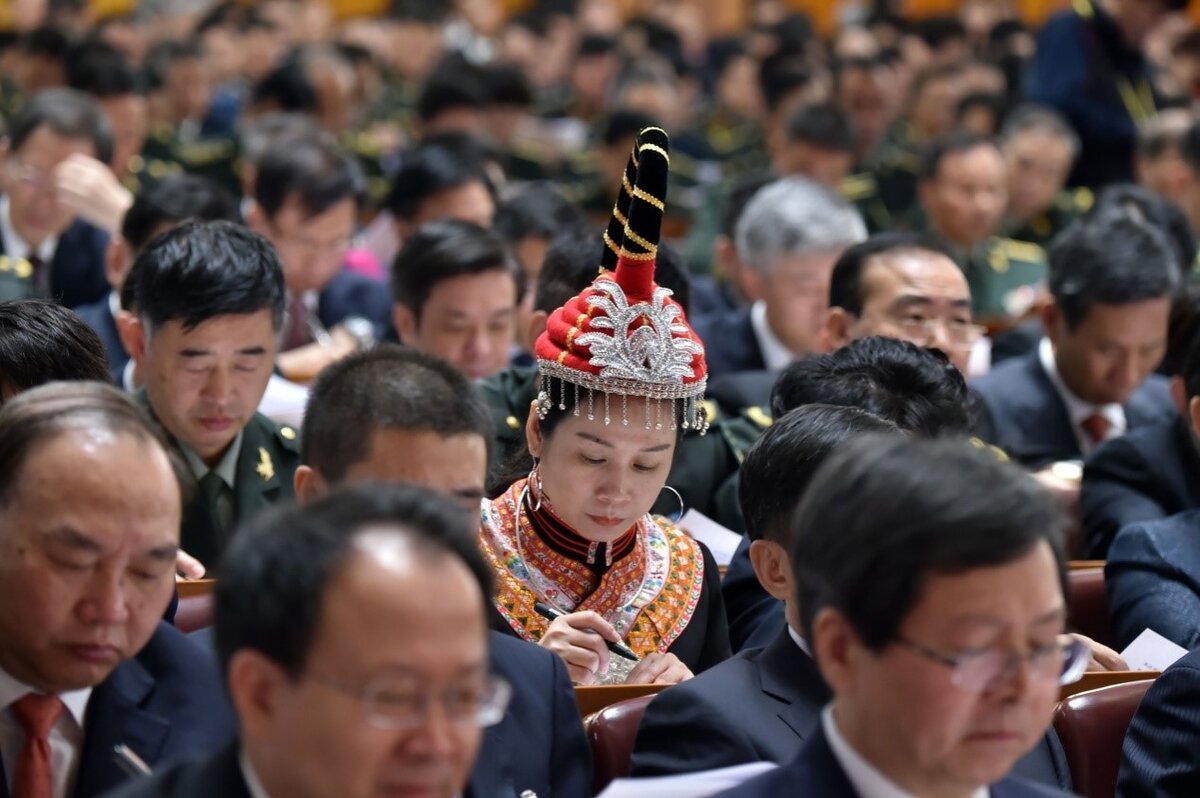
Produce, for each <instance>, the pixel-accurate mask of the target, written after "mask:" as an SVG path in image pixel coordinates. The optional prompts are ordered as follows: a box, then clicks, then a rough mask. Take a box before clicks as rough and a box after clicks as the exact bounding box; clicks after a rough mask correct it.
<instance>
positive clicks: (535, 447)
mask: <svg viewBox="0 0 1200 798" xmlns="http://www.w3.org/2000/svg"><path fill="white" fill-rule="evenodd" d="M586 401H587V400H586V399H585V398H584V395H583V393H582V392H581V394H580V403H581V405H583V407H581V408H580V413H579V415H578V416H576V415H574V412H573V409H572V408H571V407H570V405H569V403H568V409H567V410H565V411H561V412H564V413H565V414H566V415H565V417H564V418H563V419H562V420H561V421H560V422H559V423H558V425H557V426H556V427H554V431H553V433H552V434H551V435H550V437H548V438H546V437H543V436H542V433H541V425H540V423H539V422H538V418H537V405H536V404H535V405H534V406H533V407H532V408H531V410H530V413H529V421H528V423H527V424H526V437H527V441H528V444H529V451H530V453H531V454H532V455H533V456H534V457H536V458H538V459H539V460H540V465H539V466H538V475H539V476H540V481H541V487H542V495H543V497H544V499H545V501H547V502H548V503H549V504H550V505H551V507H552V508H553V510H554V513H555V514H556V515H557V516H558V517H559V518H560V519H562V520H563V521H564V522H566V523H567V524H568V525H569V526H570V527H571V529H573V530H574V531H575V532H576V533H577V534H579V535H580V536H582V537H584V538H587V539H588V540H594V541H597V542H601V543H604V542H608V541H612V540H616V539H617V538H619V537H620V536H621V535H622V534H624V533H625V531H626V530H628V529H629V528H630V527H631V526H633V524H634V523H635V522H636V521H637V520H638V519H639V518H640V517H641V516H642V515H644V514H645V513H647V512H649V511H650V507H651V506H652V505H653V504H654V501H655V499H657V498H658V494H659V491H661V490H662V488H663V485H665V484H666V482H667V473H668V472H669V471H670V470H671V458H672V457H673V455H674V454H675V438H676V434H677V433H676V431H675V430H673V429H671V420H670V413H672V412H675V411H676V410H677V409H678V403H676V402H670V401H664V402H663V403H662V411H663V416H662V429H654V428H653V419H654V413H655V403H654V402H651V403H650V408H649V410H650V417H651V429H646V423H645V419H646V403H647V400H645V399H636V398H632V397H631V398H630V399H629V400H628V406H627V411H626V417H627V418H628V420H629V424H628V425H624V424H622V423H621V407H620V404H621V397H619V396H613V397H610V399H609V416H610V418H611V419H612V420H611V421H610V422H609V423H608V424H607V425H605V423H604V399H603V397H602V396H601V395H597V396H596V397H595V404H594V406H595V411H594V419H593V420H591V421H589V420H588V417H587V408H586ZM676 423H678V420H677V421H676Z"/></svg>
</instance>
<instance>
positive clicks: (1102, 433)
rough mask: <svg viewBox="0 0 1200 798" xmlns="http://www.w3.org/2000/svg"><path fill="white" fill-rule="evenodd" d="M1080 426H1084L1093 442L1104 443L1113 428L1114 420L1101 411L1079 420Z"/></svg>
mask: <svg viewBox="0 0 1200 798" xmlns="http://www.w3.org/2000/svg"><path fill="white" fill-rule="evenodd" d="M1079 426H1081V427H1083V431H1084V432H1086V433H1087V436H1088V438H1090V439H1091V441H1092V443H1102V442H1103V441H1104V439H1105V438H1107V437H1108V432H1109V430H1111V429H1112V422H1111V421H1109V420H1108V419H1107V418H1105V417H1104V416H1102V415H1100V414H1099V413H1093V414H1092V415H1090V416H1088V417H1087V418H1085V419H1084V420H1083V421H1081V422H1079Z"/></svg>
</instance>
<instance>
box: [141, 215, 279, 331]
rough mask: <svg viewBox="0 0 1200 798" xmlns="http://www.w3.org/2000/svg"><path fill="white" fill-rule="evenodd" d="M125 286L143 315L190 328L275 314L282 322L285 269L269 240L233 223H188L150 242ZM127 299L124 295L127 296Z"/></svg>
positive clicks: (154, 322)
mask: <svg viewBox="0 0 1200 798" xmlns="http://www.w3.org/2000/svg"><path fill="white" fill-rule="evenodd" d="M125 282H126V283H127V284H130V285H131V286H132V288H131V292H132V293H131V299H132V301H133V304H134V305H135V306H136V307H137V311H138V315H139V316H141V317H142V318H143V319H145V320H146V321H147V322H148V323H149V324H150V326H151V327H152V328H153V327H158V326H161V325H163V324H165V323H167V322H169V321H172V320H175V319H179V320H180V321H182V322H183V327H184V329H186V330H191V329H193V328H195V327H196V326H197V325H199V324H201V323H203V322H205V321H207V320H208V319H211V318H214V317H216V316H224V315H230V314H245V313H257V312H258V311H260V310H269V311H271V316H272V320H273V323H274V325H275V329H279V325H280V324H281V323H282V320H283V305H284V289H283V270H282V268H281V267H280V265H279V256H278V255H276V254H275V250H274V249H273V248H272V247H271V245H270V244H269V243H267V240H266V239H265V238H263V237H262V236H260V235H258V234H257V233H253V232H251V231H249V230H247V229H246V228H245V227H242V226H241V225H237V224H233V223H232V222H184V223H183V224H181V225H179V226H177V227H175V228H173V229H171V230H168V231H167V232H166V233H163V234H162V235H161V236H159V237H158V238H156V239H154V240H153V241H151V242H150V244H149V246H147V247H146V248H145V249H144V250H142V252H141V254H140V255H138V256H137V260H135V261H134V262H133V268H132V269H130V272H129V276H128V277H126V278H125ZM122 300H124V296H122Z"/></svg>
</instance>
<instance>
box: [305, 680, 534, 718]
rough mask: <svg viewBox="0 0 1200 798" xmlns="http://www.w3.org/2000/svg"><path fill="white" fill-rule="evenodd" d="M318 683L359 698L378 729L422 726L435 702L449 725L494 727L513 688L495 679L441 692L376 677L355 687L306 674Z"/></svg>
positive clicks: (409, 681) (341, 681)
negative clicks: (439, 706) (439, 705)
mask: <svg viewBox="0 0 1200 798" xmlns="http://www.w3.org/2000/svg"><path fill="white" fill-rule="evenodd" d="M309 678H310V679H312V680H313V681H314V682H316V683H317V684H320V685H322V686H324V687H328V688H330V689H332V690H336V691H338V692H339V693H342V694H343V695H347V696H349V697H351V698H355V699H358V700H359V701H361V702H362V704H363V709H364V710H365V711H366V716H367V722H368V723H370V724H371V725H372V726H376V727H378V728H381V729H415V728H417V727H419V726H421V725H422V724H424V723H425V721H426V719H427V718H428V717H429V710H430V708H431V706H432V705H433V703H434V702H435V701H436V702H438V703H439V704H441V707H442V710H443V711H444V712H445V713H446V717H447V718H448V719H449V721H450V722H451V723H453V724H454V725H456V726H460V727H465V728H469V727H480V728H484V727H487V726H495V725H496V724H497V723H499V722H500V719H501V718H503V717H504V710H505V709H507V708H508V701H509V699H510V698H511V697H512V685H510V684H509V683H508V682H507V681H505V680H504V679H501V678H500V677H498V676H493V677H489V678H487V679H485V680H483V682H482V683H480V684H478V685H464V686H461V687H452V688H449V689H447V690H443V691H442V692H440V693H434V692H430V691H428V690H422V689H420V687H419V686H417V685H414V684H413V683H412V682H411V680H397V679H396V677H395V676H386V675H385V676H378V677H375V678H374V679H371V680H369V681H368V682H366V684H362V685H356V684H351V683H349V682H346V681H343V680H341V679H338V678H335V677H333V676H327V675H324V674H309Z"/></svg>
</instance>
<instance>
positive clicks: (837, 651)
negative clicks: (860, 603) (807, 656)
mask: <svg viewBox="0 0 1200 798" xmlns="http://www.w3.org/2000/svg"><path fill="white" fill-rule="evenodd" d="M808 645H809V648H810V650H811V651H812V654H813V658H814V659H815V660H816V661H817V667H818V668H819V669H820V671H821V675H822V676H823V677H824V678H825V682H826V683H827V684H828V685H829V687H830V689H831V690H833V692H834V694H840V693H844V692H846V691H847V690H848V688H850V686H851V685H852V684H853V681H854V658H855V657H856V656H857V655H858V653H859V650H860V649H861V644H859V643H858V636H857V635H856V634H855V633H854V629H853V628H852V627H851V626H850V622H849V621H848V620H847V619H846V616H844V615H842V614H841V613H840V612H838V611H837V610H835V609H833V608H832V607H825V608H823V609H821V610H819V611H818V612H817V614H816V616H815V617H814V618H813V621H812V629H811V631H810V633H809V640H808Z"/></svg>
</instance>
